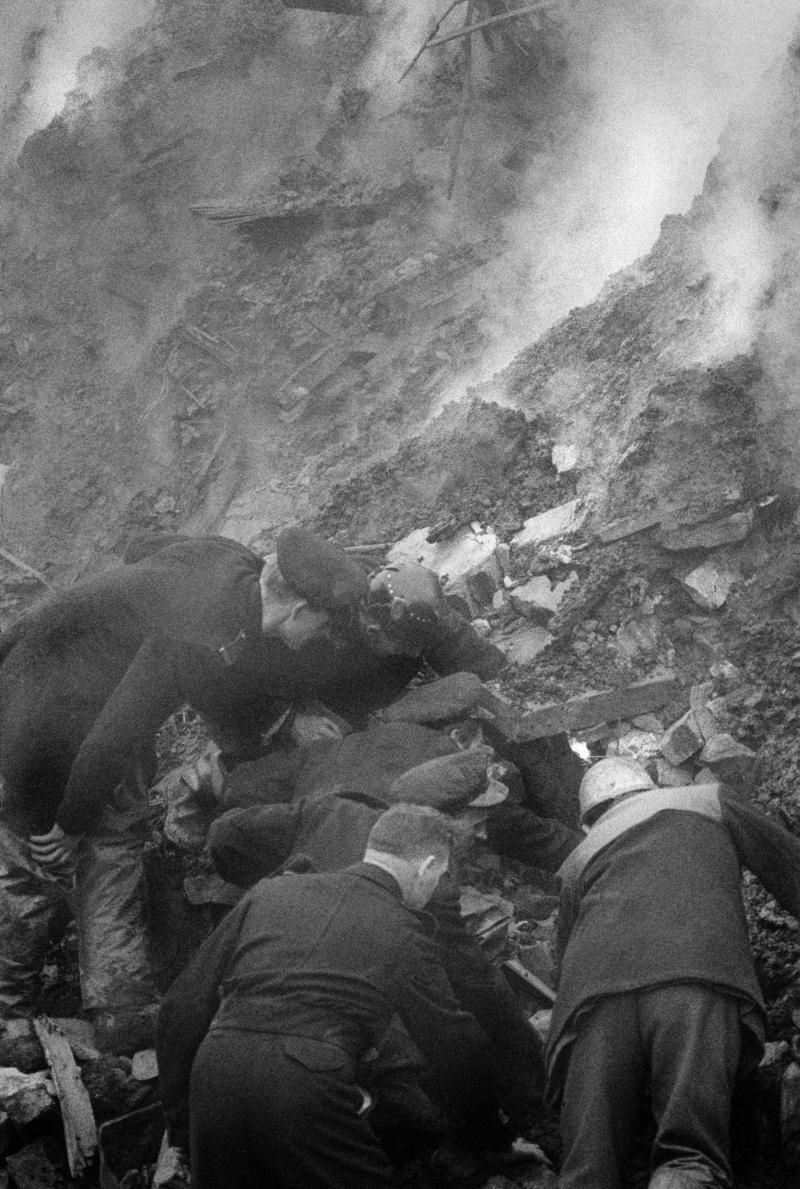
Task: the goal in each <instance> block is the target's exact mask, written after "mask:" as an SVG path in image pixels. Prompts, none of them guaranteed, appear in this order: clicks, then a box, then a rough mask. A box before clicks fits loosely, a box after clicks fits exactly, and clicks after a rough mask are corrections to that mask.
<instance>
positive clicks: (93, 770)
mask: <svg viewBox="0 0 800 1189" xmlns="http://www.w3.org/2000/svg"><path fill="white" fill-rule="evenodd" d="M262 565H263V563H262V559H261V558H259V557H257V556H256V555H255V554H254V553H252V552H251V551H250V550H249V549H246V548H245V547H244V546H242V545H239V544H238V543H237V542H235V541H230V540H227V539H226V538H222V537H207V538H197V539H196V540H191V539H182V540H179V541H177V542H175V543H174V544H170V545H167V546H165V547H164V548H161V549H158V550H157V551H156V552H154V553H152V554H149V555H146V556H144V557H141V558H140V559H139V560H138V561H136V562H134V563H133V564H130V565H126V566H123V567H121V568H119V569H117V570H113V571H110V572H108V573H105V574H101V575H99V576H98V577H96V578H93V579H91V580H89V581H87V582H84V583H82V584H80V585H79V586H76V587H74V588H73V589H72V590H68V591H65V592H61V593H59V594H56V595H53V596H51V597H50V598H49V599H47V600H45V601H44V602H43V603H42V604H40V606H38V607H37V608H35V609H34V610H33V611H32V612H31V613H30V614H28V615H26V616H24V617H23V618H22V619H20V620H19V621H18V622H17V623H16V624H15V625H13V627H12V628H11V629H10V630H9V631H8V632H7V633H5V635H4V636H3V637H2V639H0V775H2V777H3V780H4V782H5V785H6V790H7V802H8V805H7V807H8V809H9V811H10V813H11V814H12V815H14V816H16V817H17V818H18V819H19V820H20V825H21V826H22V828H24V829H27V830H39V831H41V830H46V829H49V828H50V826H51V825H52V823H53V820H55V821H56V822H57V823H58V824H59V825H60V826H61V827H62V828H63V829H64V830H65V831H67V832H68V833H82V832H84V831H87V830H90V829H91V825H92V821H93V820H94V819H95V818H96V815H97V810H98V807H99V806H100V805H101V804H102V803H103V801H104V800H105V799H106V798H107V797H108V796H109V794H110V793H111V791H112V790H113V788H114V787H115V786H116V785H117V784H118V783H119V782H120V780H122V779H124V777H125V775H126V772H127V771H129V769H130V766H131V763H132V760H133V759H134V758H136V757H137V755H139V754H141V753H142V752H145V753H150V752H151V750H152V741H153V738H154V735H155V732H156V731H157V730H158V728H159V727H160V726H161V724H162V723H163V722H164V720H165V719H166V718H168V717H169V715H170V714H171V713H172V712H173V711H174V710H176V709H177V708H178V707H179V706H181V705H183V704H184V703H187V702H188V703H189V704H191V705H192V706H194V707H195V709H197V710H198V711H200V712H201V713H202V714H204V715H205V716H206V717H207V718H208V719H209V720H210V721H211V722H212V723H214V724H215V725H216V726H217V727H220V728H222V729H223V730H226V729H229V730H234V731H236V732H237V733H238V734H239V735H245V736H248V737H250V738H251V739H253V740H254V741H255V745H257V742H258V739H259V737H260V734H261V732H262V731H263V730H264V729H266V727H267V726H269V725H270V723H271V722H273V721H274V719H275V717H276V716H277V714H278V713H279V711H280V709H281V708H282V707H283V706H284V705H285V704H286V703H287V702H288V701H290V700H292V699H295V698H307V697H310V696H312V695H313V696H320V697H324V698H325V700H326V701H327V702H328V703H329V704H330V705H331V707H332V708H333V709H337V708H339V709H343V710H347V711H351V710H352V709H353V707H354V706H356V707H357V704H360V705H361V707H362V709H366V708H368V707H369V706H370V705H372V706H375V705H381V704H383V703H384V702H386V701H387V700H389V699H390V698H391V697H392V696H394V695H395V694H396V693H397V692H399V690H400V689H402V688H403V686H405V685H406V684H407V682H408V681H409V680H410V679H411V678H412V677H413V676H414V675H415V674H416V673H417V671H418V669H419V667H420V664H421V661H420V658H415V657H406V656H400V657H388V658H382V657H378V656H376V655H375V654H374V653H373V652H371V650H370V649H369V647H368V645H367V644H366V642H365V641H364V639H363V638H362V636H361V635H360V633H359V632H358V630H357V628H356V627H355V626H354V625H353V624H352V622H350V621H349V620H348V619H347V617H344V616H343V617H341V618H340V619H339V621H338V622H337V623H336V624H335V627H334V632H333V633H332V635H331V636H329V637H326V638H323V639H320V640H315V641H313V642H311V643H310V644H308V645H306V646H305V647H304V648H302V649H300V650H299V651H292V650H291V649H289V648H288V647H287V646H286V645H284V644H283V642H282V641H280V640H278V639H275V638H264V637H263V636H262V635H261V593H260V589H259V575H260V572H261V569H262ZM498 658H499V659H498ZM425 659H426V660H428V661H429V663H430V664H431V665H432V667H433V668H436V669H438V670H439V671H440V672H442V673H448V672H452V671H455V670H457V669H462V668H470V667H473V668H476V671H481V672H483V673H484V674H486V675H490V670H491V671H496V669H497V668H498V667H499V664H501V663H502V654H500V653H499V652H498V650H497V649H495V648H493V647H492V646H491V645H487V643H486V642H485V641H482V640H480V639H479V638H478V636H477V635H476V634H475V632H474V631H473V630H472V628H471V626H470V624H469V623H468V622H467V621H466V620H463V619H461V618H460V617H458V616H454V615H453V613H449V615H448V617H447V618H445V619H444V620H442V621H441V623H440V624H439V627H438V628H437V634H436V638H435V639H434V640H433V641H432V643H431V646H430V647H429V649H428V650H427V652H426V658H425Z"/></svg>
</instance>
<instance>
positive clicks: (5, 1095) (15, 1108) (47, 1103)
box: [0, 1066, 56, 1127]
mask: <svg viewBox="0 0 800 1189" xmlns="http://www.w3.org/2000/svg"><path fill="white" fill-rule="evenodd" d="M55 1099H56V1089H55V1086H54V1085H53V1080H52V1077H51V1076H50V1073H49V1071H46V1070H40V1071H39V1072H37V1073H20V1071H19V1070H18V1069H13V1068H11V1067H9V1066H3V1067H2V1068H0V1108H2V1109H3V1110H4V1111H5V1112H6V1114H7V1115H8V1117H9V1118H10V1119H11V1120H12V1122H14V1123H16V1124H18V1125H19V1126H20V1127H24V1126H27V1124H28V1123H32V1122H33V1120H34V1119H38V1118H39V1116H40V1115H43V1114H44V1113H45V1112H46V1111H49V1110H50V1109H51V1107H52V1106H53V1103H54V1102H55Z"/></svg>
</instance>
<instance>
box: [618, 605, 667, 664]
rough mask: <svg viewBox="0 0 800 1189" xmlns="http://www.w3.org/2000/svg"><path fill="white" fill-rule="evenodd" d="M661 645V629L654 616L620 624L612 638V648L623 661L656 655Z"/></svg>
mask: <svg viewBox="0 0 800 1189" xmlns="http://www.w3.org/2000/svg"><path fill="white" fill-rule="evenodd" d="M660 644H661V628H660V627H659V623H658V620H657V619H656V617H655V616H654V615H648V616H645V617H643V618H642V619H629V620H627V621H626V622H625V623H623V624H621V625H620V627H619V629H618V631H617V634H616V636H615V638H614V648H615V649H616V651H617V653H618V655H619V656H620V657H621V658H622V659H623V661H626V662H630V661H633V660H634V659H635V658H636V657H638V656H647V655H652V654H653V653H656V652H657V651H658V649H659V647H660Z"/></svg>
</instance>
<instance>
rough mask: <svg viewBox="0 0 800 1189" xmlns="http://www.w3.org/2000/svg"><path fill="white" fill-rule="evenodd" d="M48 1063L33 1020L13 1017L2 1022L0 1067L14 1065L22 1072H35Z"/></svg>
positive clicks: (0, 1025) (0, 1028) (0, 1023)
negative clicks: (34, 1028)
mask: <svg viewBox="0 0 800 1189" xmlns="http://www.w3.org/2000/svg"><path fill="white" fill-rule="evenodd" d="M46 1064H47V1062H46V1061H45V1059H44V1053H43V1052H42V1046H41V1045H40V1044H39V1040H38V1038H37V1036H36V1033H35V1032H34V1030H33V1023H32V1022H31V1020H29V1019H27V1018H25V1017H23V1018H20V1019H15V1018H13V1017H12V1018H11V1019H8V1020H3V1021H2V1022H0V1068H1V1067H3V1066H13V1067H14V1068H15V1069H19V1070H20V1071H21V1072H22V1073H33V1072H34V1071H35V1070H38V1069H44V1068H45V1066H46Z"/></svg>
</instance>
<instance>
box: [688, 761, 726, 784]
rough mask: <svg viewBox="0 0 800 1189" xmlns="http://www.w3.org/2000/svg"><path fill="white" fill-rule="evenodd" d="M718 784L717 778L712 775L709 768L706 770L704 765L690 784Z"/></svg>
mask: <svg viewBox="0 0 800 1189" xmlns="http://www.w3.org/2000/svg"><path fill="white" fill-rule="evenodd" d="M718 782H719V778H718V777H717V776H715V775H714V773H713V772H712V771H711V769H710V768H706V767H705V765H703V767H702V768H699V769H698V770H697V772H696V773H695V777H694V780H693V781H692V784H717V783H718Z"/></svg>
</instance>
